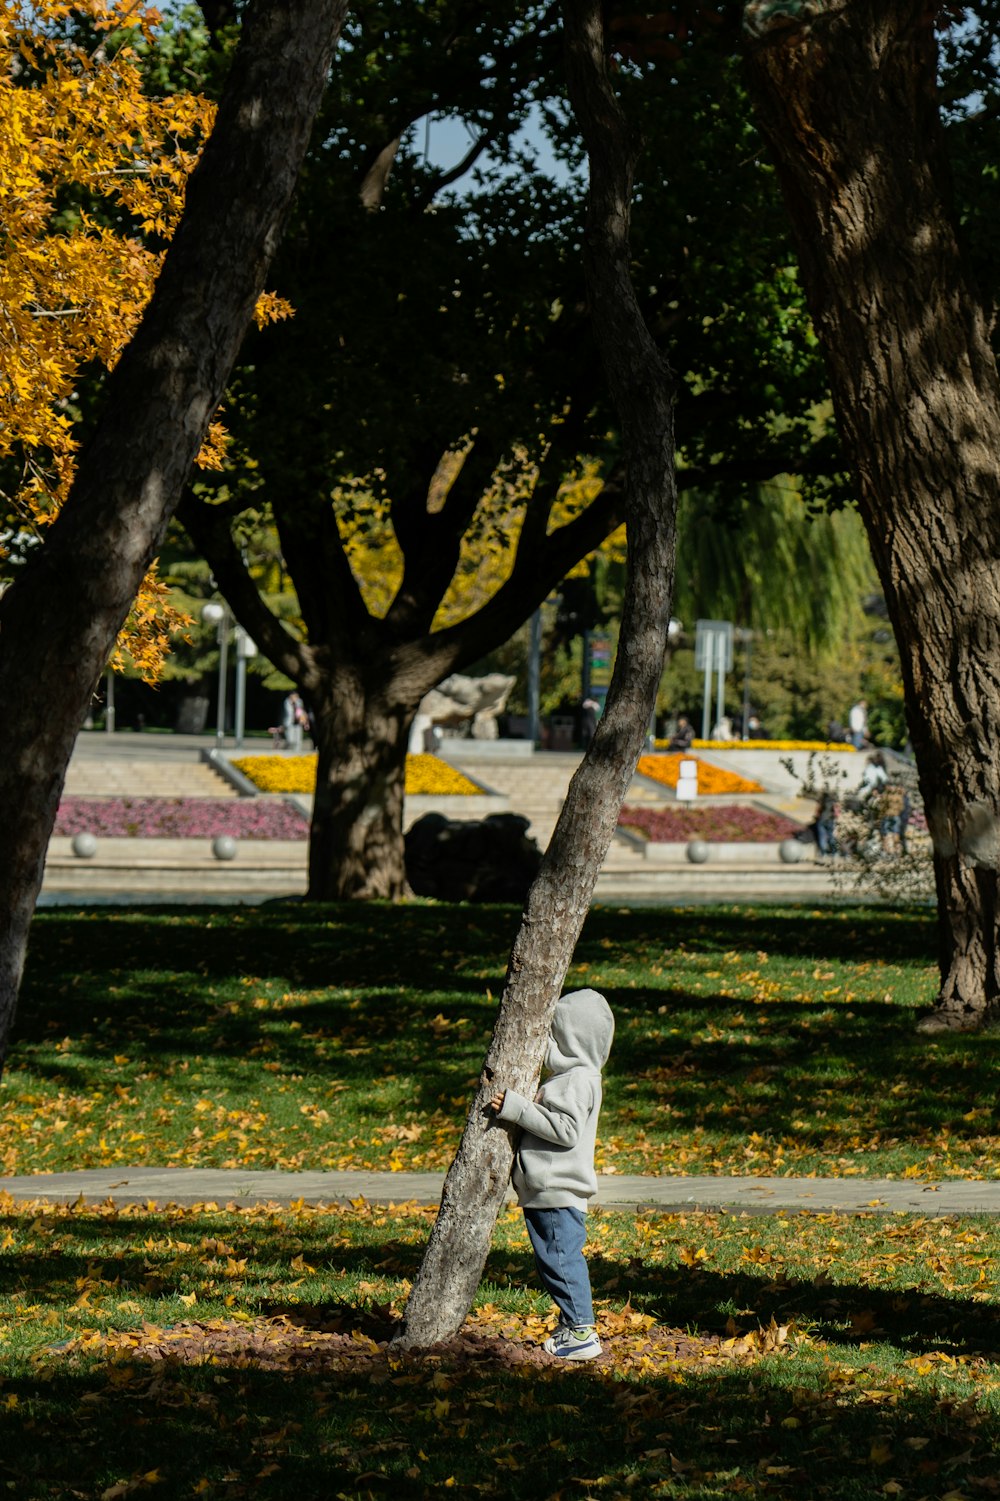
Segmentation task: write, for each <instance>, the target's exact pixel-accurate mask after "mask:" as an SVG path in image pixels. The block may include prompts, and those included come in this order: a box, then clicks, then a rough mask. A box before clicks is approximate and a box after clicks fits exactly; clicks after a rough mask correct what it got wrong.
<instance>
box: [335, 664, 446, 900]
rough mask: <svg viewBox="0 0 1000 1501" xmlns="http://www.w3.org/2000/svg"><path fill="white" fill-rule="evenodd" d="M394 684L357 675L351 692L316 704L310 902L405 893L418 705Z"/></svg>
mask: <svg viewBox="0 0 1000 1501" xmlns="http://www.w3.org/2000/svg"><path fill="white" fill-rule="evenodd" d="M366 677H369V678H370V674H366ZM395 686H396V685H395V683H394V682H393V680H392V678H391V677H388V678H385V679H383V681H382V682H377V683H369V684H368V685H366V683H365V682H363V681H362V680H361V678H360V674H359V677H358V680H357V681H356V683H355V686H354V691H353V692H350V693H345V692H342V691H338V692H335V693H334V695H333V697H332V698H331V699H330V700H329V702H328V703H325V704H324V703H322V702H321V703H320V704H319V705H317V726H316V742H317V744H316V749H317V756H316V796H315V800H314V804H313V817H312V827H311V829H310V832H309V893H308V895H309V900H310V901H313V902H332V901H351V900H355V899H356V900H362V901H363V900H371V899H373V898H379V897H381V898H383V899H385V900H388V901H398V900H399V899H400V898H401V897H402V896H403V895H404V894H405V891H406V867H405V862H404V854H403V795H404V791H405V785H406V746H407V741H408V739H409V733H410V726H411V724H412V723H413V715H414V713H415V710H416V704H410V703H409V702H408V701H407V700H406V699H405V698H403V700H402V702H399V701H398V700H399V698H400V695H398V694H397V693H396V692H395V691H394V689H395ZM431 686H433V685H432V684H428V687H431ZM418 702H419V698H418Z"/></svg>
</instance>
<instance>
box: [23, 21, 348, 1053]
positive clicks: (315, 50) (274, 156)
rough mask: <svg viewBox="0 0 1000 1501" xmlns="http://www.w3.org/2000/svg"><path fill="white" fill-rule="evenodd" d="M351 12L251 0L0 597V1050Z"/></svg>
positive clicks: (29, 80)
mask: <svg viewBox="0 0 1000 1501" xmlns="http://www.w3.org/2000/svg"><path fill="white" fill-rule="evenodd" d="M52 8H53V10H54V11H57V12H62V13H65V11H66V9H67V7H66V6H65V5H59V6H53V7H52ZM84 8H85V9H86V10H87V12H88V13H90V14H97V13H98V12H104V13H107V12H110V11H112V10H114V9H115V7H113V6H111V5H99V4H97V3H88V4H87V6H86V7H84ZM123 8H124V9H127V10H133V9H134V7H132V6H127V7H123ZM344 9H345V5H344V3H343V0H254V3H252V4H251V5H249V6H248V8H247V12H246V21H245V26H244V31H243V37H242V41H241V45H240V48H239V51H238V53H237V55H236V58H235V60H234V63H233V67H232V70H231V73H230V77H229V82H228V84H227V88H226V91H225V94H224V96H223V98H222V101H221V104H220V107H219V111H218V115H217V118H216V121H215V125H214V128H213V130H212V133H211V136H210V138H209V140H208V142H207V144H206V147H205V150H204V152H203V154H202V156H201V159H200V161H199V163H198V166H197V167H196V169H195V170H194V172H193V173H192V174H191V177H190V179H189V182H188V186H187V194H186V200H185V206H184V211H183V214H182V215H181V218H180V222H179V225H178V228H177V230H176V233H175V234H174V237H173V239H172V241H171V243H170V248H169V250H168V251H167V253H166V256H165V258H164V261H163V265H162V268H161V270H160V272H159V276H158V278H157V281H156V285H155V289H154V291H153V295H152V298H151V299H150V301H149V303H148V305H147V307H146V310H145V313H144V315H143V318H142V321H141V323H140V325H139V327H138V329H137V331H136V333H135V334H134V336H133V337H132V339H131V340H130V342H129V343H128V345H127V347H126V348H125V350H124V352H123V353H122V355H121V358H120V360H119V361H118V363H117V364H116V366H115V368H114V370H113V371H112V373H111V375H110V377H109V379H108V384H107V389H106V392H105V395H104V403H103V410H102V413H101V415H100V417H99V419H98V421H97V423H96V425H95V427H94V430H93V432H92V434H91V436H90V438H89V440H88V442H87V443H86V445H85V447H84V448H83V450H82V452H81V453H80V454H79V457H78V460H77V462H76V469H75V476H74V478H73V481H72V484H71V485H70V487H69V491H68V494H67V495H66V498H65V500H64V502H63V504H62V506H61V508H60V510H59V512H58V514H57V515H56V516H55V519H54V520H53V521H52V523H51V525H50V526H49V527H48V528H47V529H46V532H45V536H44V541H43V542H42V543H41V545H39V546H38V547H36V548H35V549H34V550H33V551H32V553H31V555H30V557H29V558H28V560H27V561H26V562H25V564H24V566H23V567H22V568H21V570H20V572H19V573H18V576H17V578H16V580H15V581H14V583H13V584H12V585H11V586H10V587H9V588H8V589H7V590H6V591H5V593H4V595H3V598H2V600H0V695H2V697H3V701H4V702H5V703H6V704H7V705H9V706H16V712H14V711H13V708H12V712H10V713H9V714H8V716H7V719H6V723H5V729H4V739H5V752H4V757H3V763H2V766H0V807H2V809H3V819H2V826H0V1060H2V1058H3V1056H4V1055H5V1053H6V1047H7V1043H8V1039H9V1034H10V1027H11V1023H12V1020H13V1016H14V1010H15V1005H16V1000H17V993H18V988H19V985H20V979H21V973H22V969H23V964H24V957H25V952H26V947H27V938H28V928H29V924H30V921H31V917H32V914H33V912H34V907H35V901H36V898H37V895H38V890H39V887H40V885H41V880H42V868H43V864H44V860H45V851H46V847H47V844H48V840H49V835H50V833H51V830H52V825H53V823H54V821H55V815H56V810H57V807H58V803H59V795H60V792H61V789H62V786H63V781H64V778H65V772H66V766H67V764H68V762H69V758H70V755H71V753H72V750H73V745H74V743H75V740H76V736H77V732H78V730H79V728H80V725H81V723H82V721H83V718H84V715H85V713H86V711H87V708H88V706H89V704H90V700H91V698H92V695H93V692H94V689H95V687H96V685H97V682H98V680H99V677H100V675H101V673H102V672H103V670H104V667H105V665H106V663H107V661H108V657H109V655H110V653H111V651H112V648H113V646H114V643H115V640H116V638H117V636H118V633H119V631H120V630H121V627H122V624H123V622H124V621H125V619H126V617H127V615H128V612H129V610H130V608H131V606H132V602H133V600H134V599H135V597H136V593H137V591H138V589H139V587H140V585H141V583H142V580H143V578H144V576H145V575H146V572H147V570H148V568H149V566H150V563H151V562H152V559H153V558H154V557H155V555H156V552H157V549H158V546H159V543H160V541H161V539H162V537H163V533H164V531H165V529H166V526H167V524H168V522H169V519H170V516H171V514H172V512H173V510H174V508H175V507H176V505H177V502H178V500H179V498H180V495H181V491H182V489H183V486H184V483H185V480H186V478H187V475H188V472H189V470H190V468H191V465H192V462H193V461H194V459H195V456H196V455H197V454H198V452H199V450H200V449H201V446H202V443H203V441H204V438H205V435H206V432H207V430H208V426H209V423H210V420H211V419H212V417H213V414H214V413H215V410H216V408H217V406H218V402H219V399H220V397H221V395H222V392H223V389H224V386H225V383H226V380H227V379H228V376H229V372H230V368H231V366H232V363H233V360H234V359H235V357H236V354H237V352H238V349H239V344H240V340H241V339H242V337H243V334H244V332H245V330H246V327H247V324H248V323H249V322H250V320H251V318H252V316H253V311H254V308H255V306H256V304H257V301H258V299H259V297H260V294H261V292H262V290H263V281H264V275H265V272H266V270H267V267H268V265H269V263H270V260H271V256H272V255H273V252H274V248H275V245H276V242H277V239H278V236H279V233H280V228H281V224H282V221H283V219H284V217H285V214H286V211H287V207H288V204H289V201H290V198H291V194H292V190H293V187H294V184H295V179H296V174H297V171H298V167H299V164H300V162H301V159H302V156H303V154H304V152H305V148H306V142H307V139H308V135H309V131H310V128H311V125H312V121H313V117H314V115H315V112H316V109H317V107H318V104H319V99H320V95H321V93H322V89H323V85H324V83H325V81H326V76H327V72H328V70H329V65H330V60H331V57H332V52H333V47H334V44H335V41H336V38H337V34H338V31H339V27H340V24H341V21H342V19H343V14H344ZM35 82H36V80H34V79H32V78H30V77H29V78H27V79H25V86H26V87H27V88H29V89H31V88H34V86H35ZM7 291H8V296H9V295H10V292H11V289H10V288H8V289H7ZM28 295H30V293H29V294H28ZM65 311H66V312H67V313H69V312H71V309H66V310H65Z"/></svg>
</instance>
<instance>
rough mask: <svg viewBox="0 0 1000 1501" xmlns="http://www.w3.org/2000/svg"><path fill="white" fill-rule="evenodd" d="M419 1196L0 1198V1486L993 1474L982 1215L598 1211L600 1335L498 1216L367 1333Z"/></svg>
mask: <svg viewBox="0 0 1000 1501" xmlns="http://www.w3.org/2000/svg"><path fill="white" fill-rule="evenodd" d="M432 1217H433V1212H432V1211H427V1210H421V1209H418V1208H416V1207H415V1206H407V1205H399V1206H395V1207H394V1208H393V1209H392V1210H380V1209H377V1208H373V1207H372V1206H370V1205H367V1204H365V1203H363V1202H358V1203H356V1204H355V1205H354V1206H352V1207H351V1208H350V1209H342V1210H341V1209H336V1210H335V1209H318V1210H317V1209H307V1208H298V1209H295V1208H293V1209H286V1210H279V1209H275V1208H273V1207H259V1208H255V1209H250V1210H241V1211H236V1210H228V1211H227V1210H225V1209H215V1208H214V1207H211V1208H195V1209H177V1208H164V1207H160V1208H157V1207H155V1206H146V1207H143V1208H137V1209H129V1210H116V1209H114V1208H112V1207H110V1206H107V1207H104V1208H88V1209H84V1208H82V1207H79V1208H73V1207H64V1208H61V1209H55V1208H46V1209H38V1208H34V1209H32V1208H27V1207H25V1206H20V1207H18V1206H15V1205H13V1203H12V1202H11V1201H10V1200H4V1199H2V1198H0V1490H2V1489H3V1488H4V1487H6V1490H7V1493H8V1494H11V1495H13V1496H16V1497H17V1501H70V1498H82V1501H124V1498H127V1497H147V1496H148V1497H150V1498H151V1501H152V1498H155V1501H181V1498H187V1497H204V1498H207V1501H219V1498H246V1497H249V1498H255V1501H314V1498H315V1501H321V1498H322V1501H326V1498H328V1497H329V1498H331V1501H332V1498H338V1497H347V1498H352V1501H353V1498H367V1497H381V1496H386V1495H391V1496H402V1497H414V1498H416V1497H428V1496H436V1495H438V1494H439V1493H447V1492H452V1491H453V1492H454V1493H455V1494H456V1495H460V1496H470V1497H472V1496H485V1497H512V1498H524V1501H557V1498H560V1497H565V1498H578V1497H587V1496H593V1495H598V1496H604V1497H608V1498H624V1497H628V1496H635V1495H643V1496H644V1495H651V1496H664V1497H666V1496H669V1497H678V1498H685V1501H686V1498H692V1501H694V1498H698V1501H702V1498H705V1501H707V1498H716V1497H728V1496H733V1495H745V1496H754V1497H756V1496H759V1497H784V1496H794V1497H805V1496H809V1497H813V1496H815V1497H823V1498H831V1501H858V1498H868V1497H882V1496H888V1497H894V1496H898V1497H903V1498H907V1497H912V1498H914V1501H916V1498H918V1497H928V1498H931V1497H933V1498H935V1501H943V1498H951V1501H958V1498H960V1497H965V1498H967V1501H975V1498H978V1497H989V1496H991V1495H995V1494H996V1493H997V1490H998V1488H1000V1487H998V1482H997V1481H996V1478H995V1468H996V1467H995V1452H996V1448H997V1445H998V1443H1000V1409H998V1392H1000V1353H998V1351H1000V1340H998V1338H997V1336H998V1320H997V1303H996V1293H997V1290H996V1283H995V1280H994V1278H993V1268H994V1267H995V1265H996V1263H997V1257H998V1255H1000V1228H998V1227H997V1225H996V1224H995V1222H993V1221H989V1220H985V1219H965V1220H957V1219H933V1218H917V1217H913V1216H891V1217H877V1216H872V1215H861V1216H855V1217H853V1218H851V1217H845V1216H840V1215H832V1214H830V1215H816V1214H795V1215H781V1216H775V1217H773V1218H750V1217H747V1216H742V1215H741V1216H726V1215H705V1214H688V1215H663V1216H658V1215H642V1216H639V1217H633V1216H628V1215H618V1214H601V1213H596V1214H594V1215H593V1216H592V1217H591V1220H590V1243H589V1247H588V1255H589V1258H590V1267H591V1275H592V1280H593V1284H594V1292H595V1302H596V1308H597V1313H598V1319H599V1325H600V1332H601V1337H602V1340H603V1342H604V1350H605V1353H604V1355H603V1356H602V1357H601V1359H600V1360H599V1361H597V1362H595V1363H594V1364H593V1365H588V1366H584V1367H574V1368H572V1369H566V1368H565V1367H564V1366H559V1365H557V1364H556V1363H555V1362H553V1361H551V1360H549V1359H548V1358H547V1357H545V1356H544V1355H543V1354H541V1352H540V1351H539V1349H538V1344H539V1342H540V1340H541V1339H542V1338H543V1337H544V1334H545V1332H546V1329H547V1327H549V1326H550V1325H551V1322H552V1319H551V1313H550V1311H549V1309H548V1307H547V1304H546V1300H545V1299H544V1298H543V1297H542V1296H541V1294H540V1293H539V1292H538V1290H537V1285H536V1283H535V1280H534V1274H533V1271H532V1267H531V1257H530V1252H529V1249H528V1244H527V1239H526V1237H525V1234H524V1229H523V1224H522V1220H521V1216H520V1214H519V1213H518V1212H517V1211H516V1210H513V1211H510V1212H508V1213H505V1214H504V1215H503V1216H502V1217H501V1221H500V1224H499V1226H498V1228H497V1233H496V1236H495V1238H494V1246H493V1251H492V1254H491V1257H490V1261H489V1263H488V1265H487V1269H486V1276H485V1280H484V1282H483V1285H482V1287H481V1289H480V1294H479V1298H478V1299H477V1302H476V1305H475V1307H474V1309H473V1311H472V1314H471V1316H470V1318H469V1320H468V1321H467V1323H466V1326H465V1328H464V1330H463V1331H462V1334H461V1335H460V1336H459V1337H458V1338H457V1339H456V1340H453V1341H451V1342H449V1343H448V1344H447V1345H446V1346H444V1347H441V1348H439V1349H437V1350H435V1351H433V1352H431V1353H429V1354H427V1355H424V1356H408V1357H403V1356H400V1355H399V1354H398V1353H397V1352H395V1351H394V1350H393V1347H392V1345H391V1343H390V1340H391V1335H392V1333H393V1331H394V1328H395V1327H396V1324H397V1322H398V1317H399V1313H400V1310H401V1308H402V1307H403V1305H404V1303H405V1299H406V1295H407V1291H408V1288H409V1285H410V1282H411V1280H412V1278H413V1275H414V1273H415V1270H416V1268H417V1266H418V1264H419V1260H420V1256H421V1251H422V1246H423V1243H424V1240H425V1237H426V1235H427V1233H428V1230H429V1226H430V1223H431V1219H432Z"/></svg>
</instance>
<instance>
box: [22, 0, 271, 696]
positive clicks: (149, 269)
mask: <svg viewBox="0 0 1000 1501" xmlns="http://www.w3.org/2000/svg"><path fill="white" fill-rule="evenodd" d="M74 20H77V21H80V22H86V23H89V25H90V26H92V27H93V28H94V29H95V30H96V32H97V33H98V35H99V36H100V37H101V38H102V41H101V43H100V45H98V46H97V47H96V48H90V49H88V48H87V47H85V46H83V45H82V44H80V43H78V42H74V41H72V40H71V39H70V37H69V36H68V34H67V31H66V23H67V22H69V21H74ZM159 20H160V16H159V13H158V12H157V11H156V10H154V9H153V8H151V7H149V6H146V5H144V4H137V3H136V0H34V3H33V4H32V5H31V6H30V7H25V6H23V5H21V4H16V3H12V0H0V222H2V223H3V227H4V233H3V237H2V239H0V459H2V460H6V461H7V462H8V470H10V469H15V470H16V472H17V481H16V483H15V485H14V486H13V493H12V494H8V495H6V496H5V497H4V500H5V503H6V506H7V508H8V511H9V512H10V513H12V514H13V517H14V520H15V525H16V526H17V527H18V528H19V529H20V531H21V532H22V533H23V534H25V535H34V536H38V535H40V533H41V532H42V531H43V529H44V527H45V525H46V523H47V522H49V521H51V520H52V518H53V517H54V516H55V514H56V513H57V511H58V509H59V507H60V505H61V504H62V503H63V501H64V500H65V498H66V496H67V495H68V493H69V490H70V487H71V485H72V481H73V475H74V470H75V459H76V451H77V447H78V444H77V438H76V435H75V431H74V415H75V414H74V410H73V398H74V393H75V387H76V383H77V380H78V378H79V375H80V372H81V370H82V369H83V368H84V367H86V366H88V365H99V366H103V367H104V368H105V369H111V368H113V366H114V365H115V363H116V362H117V360H118V358H119V356H120V355H121V352H122V350H123V349H124V348H125V346H126V344H127V343H128V341H129V339H130V338H131V337H132V335H133V333H134V332H135V329H136V326H137V325H138V322H139V320H140V318H141V316H142V313H143V310H144V308H145V306H146V303H147V302H148V300H149V297H150V294H151V292H152V289H153V284H154V282H155V280H156V277H157V274H158V272H159V268H160V263H161V260H162V254H163V253H162V251H158V250H155V249H152V248H150V245H149V244H148V243H147V242H146V241H144V240H143V239H141V238H140V235H145V236H147V237H153V238H155V239H156V240H158V241H159V242H161V243H162V242H164V241H166V240H168V239H169V237H170V235H171V234H172V233H173V231H174V229H175V228H176V226H177V223H178V221H179V219H180V215H181V212H182V209H183V203H184V190H185V185H186V183H187V179H188V176H189V175H190V172H191V170H192V168H193V167H194V165H195V162H196V161H197V157H198V153H199V151H200V149H201V146H202V144H203V143H204V141H205V139H206V138H207V135H208V133H209V131H210V130H211V126H212V122H213V118H214V106H213V105H212V104H211V103H210V102H209V101H208V100H207V99H204V98H202V97H200V96H199V95H195V94H175V95H171V96H169V97H167V98H159V99H154V98H150V97H148V96H147V95H145V94H144V93H143V88H142V75H141V71H140V66H139V60H138V57H137V54H136V51H135V47H134V46H133V45H132V44H131V39H132V38H149V37H150V35H151V33H152V29H153V28H154V27H155V26H156V24H157V23H158V21H159ZM74 204H76V205H90V207H86V206H80V207H76V208H73V207H68V206H67V205H74ZM97 204H100V205H101V210H100V211H98V209H97V208H96V207H95V205H97ZM286 312H287V308H286V307H285V306H284V305H283V304H281V303H279V302H278V301H277V300H276V299H274V298H269V299H268V298H265V299H262V304H261V306H260V308H259V309H258V316H259V317H262V318H263V319H265V320H266V319H269V318H272V317H275V316H284V315H285V313H286ZM223 441H224V435H223V431H222V429H221V427H219V426H218V425H217V424H215V425H213V428H212V430H211V432H210V434H209V437H208V440H207V442H206V445H205V447H204V449H203V451H202V454H201V456H200V462H203V463H205V464H207V465H210V466H213V467H216V466H218V464H219V462H220V447H221V444H222V442H223ZM186 623H187V619H186V617H184V616H182V615H179V614H178V612H177V611H176V610H174V609H173V608H172V607H171V605H170V604H169V602H168V598H167V594H166V590H165V589H163V588H162V586H161V585H160V584H159V583H158V582H157V580H156V575H155V566H154V571H153V572H152V573H151V575H150V577H149V578H148V579H147V581H146V582H145V584H144V586H143V590H142V593H141V594H140V597H139V599H138V600H137V602H136V606H135V608H134V610H133V611H132V613H131V615H130V618H129V621H128V623H127V625H126V628H125V630H124V632H123V635H122V638H121V640H120V642H119V652H121V651H123V650H125V651H127V652H128V654H129V656H130V657H131V658H132V660H133V662H134V663H135V665H136V666H137V667H138V669H139V670H140V672H142V674H143V675H144V676H148V677H155V676H156V675H157V673H158V670H159V667H160V664H161V663H162V660H163V657H164V655H165V653H166V649H167V644H168V638H169V634H170V633H171V631H174V630H177V629H179V628H182V627H183V626H184V625H185V624H186Z"/></svg>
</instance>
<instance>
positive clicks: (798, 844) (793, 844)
mask: <svg viewBox="0 0 1000 1501" xmlns="http://www.w3.org/2000/svg"><path fill="white" fill-rule="evenodd" d="M778 857H779V859H781V860H783V861H784V863H785V864H786V865H798V863H799V861H800V860H804V859H805V857H806V847H805V845H804V844H803V843H802V840H801V839H783V840H782V841H781V843H780V844H779V845H778Z"/></svg>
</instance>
